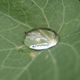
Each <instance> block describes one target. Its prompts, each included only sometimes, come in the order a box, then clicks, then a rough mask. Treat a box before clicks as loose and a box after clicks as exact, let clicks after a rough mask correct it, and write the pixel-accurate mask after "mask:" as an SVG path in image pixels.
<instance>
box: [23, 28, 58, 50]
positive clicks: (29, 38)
mask: <svg viewBox="0 0 80 80" xmlns="http://www.w3.org/2000/svg"><path fill="white" fill-rule="evenodd" d="M57 43H58V35H57V33H56V32H54V31H52V30H51V29H48V28H38V29H32V30H31V31H29V32H27V33H26V37H25V40H24V44H25V45H26V46H28V47H29V48H31V49H34V50H43V49H48V48H51V47H53V46H55V45H56V44H57Z"/></svg>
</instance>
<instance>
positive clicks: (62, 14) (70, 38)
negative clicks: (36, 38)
mask: <svg viewBox="0 0 80 80" xmlns="http://www.w3.org/2000/svg"><path fill="white" fill-rule="evenodd" d="M38 27H48V28H51V29H52V30H55V31H56V32H57V33H58V35H59V37H60V40H59V43H58V44H57V45H56V46H55V47H53V48H50V49H49V50H42V51H34V50H31V49H29V48H28V47H25V46H24V38H25V32H27V31H29V30H31V29H32V28H38ZM0 80H80V1H79V0H0Z"/></svg>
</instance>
